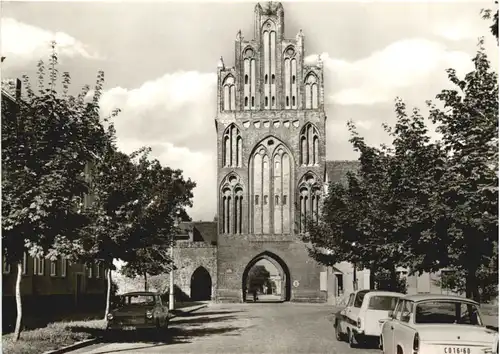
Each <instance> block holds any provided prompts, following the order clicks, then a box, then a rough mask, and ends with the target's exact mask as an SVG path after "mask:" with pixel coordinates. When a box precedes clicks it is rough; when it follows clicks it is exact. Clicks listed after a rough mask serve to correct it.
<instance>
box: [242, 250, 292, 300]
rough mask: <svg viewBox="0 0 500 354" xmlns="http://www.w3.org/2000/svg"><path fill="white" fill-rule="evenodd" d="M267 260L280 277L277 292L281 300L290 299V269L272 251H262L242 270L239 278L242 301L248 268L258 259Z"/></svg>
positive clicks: (244, 294) (244, 298)
mask: <svg viewBox="0 0 500 354" xmlns="http://www.w3.org/2000/svg"><path fill="white" fill-rule="evenodd" d="M263 259H265V260H267V261H269V262H270V263H272V265H274V267H275V268H276V269H277V270H278V273H279V277H280V284H279V285H278V286H280V289H279V292H278V293H279V294H280V297H281V301H290V298H291V287H290V279H291V277H290V270H289V269H288V266H287V265H286V263H285V262H284V261H283V260H282V259H281V258H280V257H278V256H277V255H276V254H274V253H272V252H268V251H265V252H262V253H261V254H259V255H257V256H255V257H254V258H253V259H252V260H251V261H250V262H249V263H248V264H247V266H246V267H245V270H244V271H243V275H242V279H241V291H242V299H243V302H245V301H246V300H247V280H248V273H249V272H250V269H252V267H253V266H254V265H255V264H256V263H257V262H259V261H260V260H263Z"/></svg>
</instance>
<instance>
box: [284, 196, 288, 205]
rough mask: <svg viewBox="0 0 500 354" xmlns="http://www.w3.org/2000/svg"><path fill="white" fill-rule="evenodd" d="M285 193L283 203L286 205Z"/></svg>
mask: <svg viewBox="0 0 500 354" xmlns="http://www.w3.org/2000/svg"><path fill="white" fill-rule="evenodd" d="M286 197H287V196H286V195H283V205H286Z"/></svg>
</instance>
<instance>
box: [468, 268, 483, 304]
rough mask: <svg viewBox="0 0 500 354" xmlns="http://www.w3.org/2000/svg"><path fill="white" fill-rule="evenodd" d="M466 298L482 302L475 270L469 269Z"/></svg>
mask: <svg viewBox="0 0 500 354" xmlns="http://www.w3.org/2000/svg"><path fill="white" fill-rule="evenodd" d="M465 296H466V297H467V298H468V299H472V300H474V301H477V302H480V301H481V299H480V297H479V287H478V281H477V277H476V269H475V268H469V269H468V270H467V277H466V279H465Z"/></svg>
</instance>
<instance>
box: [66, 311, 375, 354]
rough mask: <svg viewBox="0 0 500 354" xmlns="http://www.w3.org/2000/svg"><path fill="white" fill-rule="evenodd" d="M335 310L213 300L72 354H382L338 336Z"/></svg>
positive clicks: (373, 348)
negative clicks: (151, 333) (152, 329)
mask: <svg viewBox="0 0 500 354" xmlns="http://www.w3.org/2000/svg"><path fill="white" fill-rule="evenodd" d="M333 310H334V309H333V308H332V307H331V306H328V305H324V304H295V303H282V304H281V303H256V304H253V303H247V304H213V305H210V306H209V307H207V308H204V309H202V310H199V311H196V312H193V313H191V314H186V315H185V316H182V317H177V318H175V319H173V320H172V322H171V325H170V329H169V330H168V331H166V332H165V333H162V334H160V335H157V337H155V338H149V337H148V336H147V335H146V336H144V335H139V334H136V333H134V332H131V333H126V334H122V335H120V336H118V337H116V338H113V339H111V340H108V341H107V342H105V343H101V344H96V345H93V346H91V347H86V348H82V349H79V350H77V351H73V352H71V353H73V354H77V353H78V354H80V353H87V354H108V353H121V354H126V353H196V354H203V353H232V354H233V353H240V354H246V353H318V354H319V353H321V354H324V353H332V354H335V353H342V354H351V353H357V354H368V353H379V354H380V351H379V350H378V349H377V348H376V347H373V346H372V348H362V349H351V348H349V345H348V344H347V343H344V342H342V343H339V342H337V341H336V340H335V335H334V330H333V324H332V322H331V319H332V313H333Z"/></svg>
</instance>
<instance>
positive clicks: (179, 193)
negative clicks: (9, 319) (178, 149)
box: [79, 123, 195, 316]
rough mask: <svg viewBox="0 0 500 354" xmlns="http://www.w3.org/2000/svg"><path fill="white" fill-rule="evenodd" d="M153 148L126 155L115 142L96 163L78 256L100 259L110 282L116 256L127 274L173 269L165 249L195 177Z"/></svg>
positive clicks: (171, 240) (156, 272)
mask: <svg viewBox="0 0 500 354" xmlns="http://www.w3.org/2000/svg"><path fill="white" fill-rule="evenodd" d="M110 125H112V124H111V123H110ZM111 131H112V129H111ZM110 141H113V139H110ZM150 151H151V149H149V148H143V149H141V150H139V151H137V152H134V153H133V154H131V155H130V156H127V155H125V154H123V153H119V152H117V150H116V146H115V144H114V142H113V143H111V144H109V146H108V150H107V151H106V154H104V155H103V158H102V159H101V160H99V161H96V163H95V164H94V165H93V167H92V172H91V175H92V180H91V183H90V190H91V192H92V197H93V198H92V199H93V200H92V202H91V204H90V206H89V208H88V210H87V213H88V215H89V217H90V218H91V220H92V223H91V224H90V225H89V226H88V227H87V228H85V229H84V231H83V233H82V239H81V248H80V250H79V258H80V259H82V260H87V261H90V260H92V259H99V260H101V261H102V262H103V263H104V264H105V266H106V268H107V269H108V282H110V281H111V271H112V269H114V265H113V260H114V259H120V260H122V261H124V262H126V264H127V265H126V266H125V267H126V272H128V274H129V275H131V274H133V273H135V274H140V275H144V274H145V273H144V270H146V273H149V274H152V275H155V274H159V273H160V272H163V271H166V270H169V267H171V263H172V260H171V259H170V256H169V254H168V253H167V252H166V249H167V248H168V247H169V246H170V244H171V242H173V237H172V236H173V235H174V234H175V230H176V222H177V217H178V215H183V214H185V210H184V208H185V207H187V206H191V199H192V197H193V194H192V190H193V188H194V187H195V183H194V182H192V181H191V180H190V179H188V180H184V178H183V176H182V171H180V170H172V169H170V168H168V167H162V166H161V164H160V162H159V161H158V160H151V159H150V158H149V154H150ZM109 289H110V286H108V294H107V304H106V311H105V316H107V314H108V312H109V305H110V294H109Z"/></svg>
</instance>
